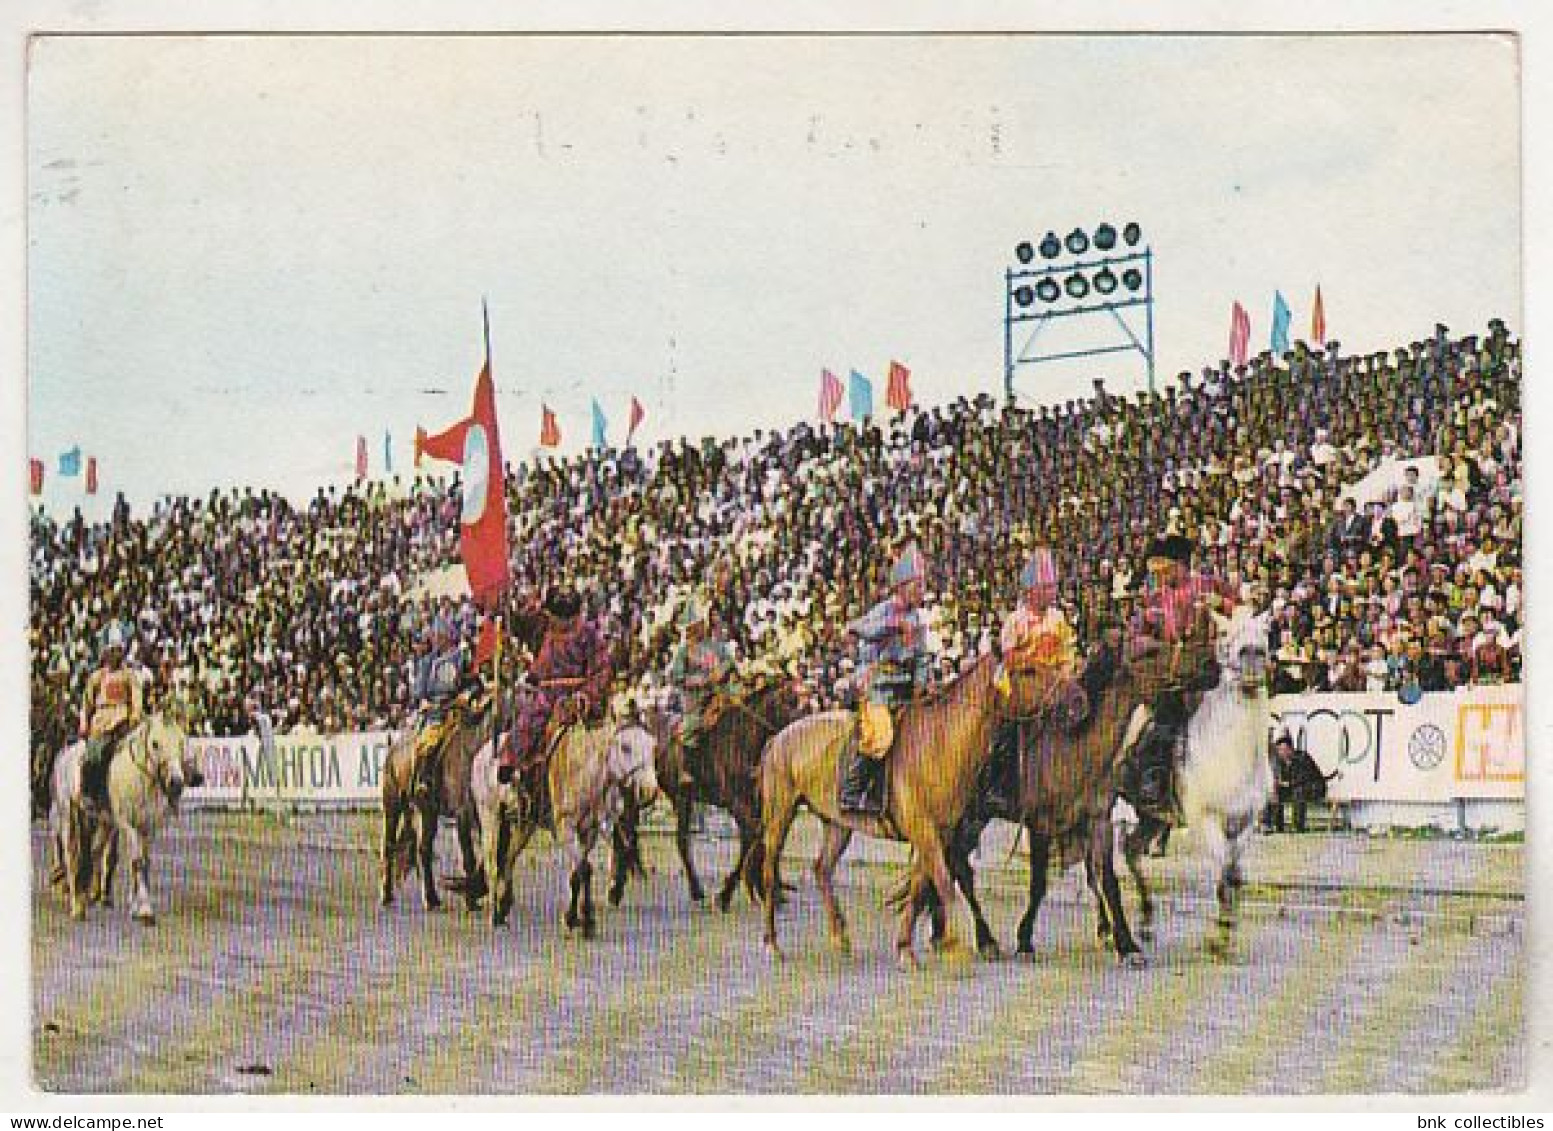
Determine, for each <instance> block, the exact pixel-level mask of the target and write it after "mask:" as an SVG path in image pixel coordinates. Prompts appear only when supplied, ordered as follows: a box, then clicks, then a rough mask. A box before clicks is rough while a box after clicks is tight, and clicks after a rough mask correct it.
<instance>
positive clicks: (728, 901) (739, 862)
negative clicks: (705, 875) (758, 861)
mask: <svg viewBox="0 0 1553 1131" xmlns="http://www.w3.org/2000/svg"><path fill="white" fill-rule="evenodd" d="M733 824H734V827H735V828H737V829H738V830H739V855H738V858H737V859H736V860H735V861H734V862H733V867H732V868H730V869H729V870H728V875H727V877H726V878H725V879H724V880H723V886H722V887H721V888H719V889H718V892H717V909H718V910H719V911H724V912H725V911H727V910H728V908H730V907H732V906H733V895H734V892H736V891H738V890H739V879H740V877H744V879H745V882H746V883H748V882H749V876H748V875H747V874H746V873H745V870H744V869H745V866H746V865H747V864H748V863H749V858H750V848H751V846H753V845H754V843H755V836H756V827H755V822H753V821H751V820H750V819H749V818H748V817H746V816H745V815H744V814H742V813H734V814H733ZM750 895H751V897H752V898H753V897H754V896H755V891H754V889H753V888H752V890H751V892H750Z"/></svg>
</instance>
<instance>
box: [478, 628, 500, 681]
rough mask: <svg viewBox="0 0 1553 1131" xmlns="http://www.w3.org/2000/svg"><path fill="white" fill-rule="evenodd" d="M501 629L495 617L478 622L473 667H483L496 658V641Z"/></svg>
mask: <svg viewBox="0 0 1553 1131" xmlns="http://www.w3.org/2000/svg"><path fill="white" fill-rule="evenodd" d="M500 633H501V629H500V627H499V626H498V624H497V621H496V618H495V617H486V618H485V619H484V620H483V621H481V622H480V635H479V636H477V637H475V667H477V668H478V667H484V666H485V665H486V664H488V663H490V662H491V661H492V660H494V659H495V658H496V639H497V637H498V636H499V635H500Z"/></svg>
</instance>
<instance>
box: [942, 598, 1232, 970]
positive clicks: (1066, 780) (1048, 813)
mask: <svg viewBox="0 0 1553 1131" xmlns="http://www.w3.org/2000/svg"><path fill="white" fill-rule="evenodd" d="M1205 627H1206V626H1205ZM1204 639H1205V637H1204ZM1186 656H1187V652H1186V650H1184V649H1183V650H1180V651H1178V650H1177V649H1174V648H1156V649H1151V650H1150V651H1147V652H1142V653H1139V654H1138V655H1135V656H1133V657H1132V658H1131V659H1129V660H1127V661H1126V662H1124V663H1123V664H1121V665H1120V666H1119V668H1118V670H1117V672H1116V673H1115V675H1114V676H1113V678H1112V679H1111V680H1110V681H1109V682H1108V683H1107V684H1106V686H1105V688H1104V690H1103V691H1102V692H1101V693H1100V695H1099V696H1098V697H1097V700H1096V701H1095V702H1094V703H1092V704H1091V705H1090V715H1089V718H1088V719H1087V720H1086V721H1085V722H1084V723H1083V725H1082V726H1081V727H1079V728H1078V730H1077V731H1076V732H1072V733H1069V732H1066V731H1063V730H1061V729H1057V728H1058V725H1059V724H1058V723H1057V722H1056V721H1055V720H1042V721H1041V722H1039V723H1036V724H1034V725H1035V726H1037V727H1041V728H1044V729H1042V730H1039V731H1038V732H1037V735H1036V738H1035V741H1034V742H1031V743H1027V744H1024V745H1025V753H1024V755H1023V757H1022V760H1021V771H1022V772H1021V774H1020V783H1019V799H1018V802H1017V807H1016V808H1014V809H1010V810H1004V809H1002V808H993V807H992V806H991V805H990V804H989V803H988V802H987V800H986V799H985V798H980V797H979V798H977V799H976V800H975V801H974V802H973V803H972V805H971V806H970V808H969V809H968V811H967V813H966V817H965V820H964V821H963V822H962V823H961V824H960V826H959V828H957V829H956V830H955V835H954V837H953V839H952V841H951V844H950V849H949V866H950V869H951V871H952V872H953V874H954V877H955V879H956V881H957V882H958V883H959V885H960V888H961V890H962V891H963V892H964V893H965V896H966V902H967V903H968V904H969V905H970V908H971V914H972V916H973V917H974V919H975V922H976V945H977V949H978V950H979V951H980V952H981V953H982V954H983V955H984V956H986V957H993V956H995V955H996V954H997V953H998V945H997V940H996V939H995V938H994V936H993V934H992V929H991V927H989V926H988V924H987V920H986V917H985V916H984V915H983V914H982V910H981V905H980V904H979V903H978V902H977V899H976V892H975V877H974V873H973V871H972V869H971V865H970V854H971V853H972V852H973V851H975V849H976V846H977V844H978V843H979V841H980V839H981V834H982V832H983V830H984V829H985V828H986V827H987V825H988V823H989V822H990V821H991V820H992V819H993V818H1000V819H1002V820H1006V821H1011V822H1013V823H1015V824H1019V825H1022V826H1023V827H1024V829H1025V830H1026V831H1027V832H1028V833H1029V836H1030V892H1029V902H1028V904H1027V906H1026V909H1025V914H1024V916H1023V918H1021V919H1020V921H1019V930H1018V948H1019V953H1021V954H1030V953H1033V951H1034V944H1033V936H1034V931H1035V921H1036V917H1037V915H1038V914H1039V912H1040V907H1041V902H1042V901H1043V900H1044V899H1045V897H1046V881H1047V866H1048V863H1049V861H1050V859H1051V852H1052V847H1053V845H1054V844H1055V845H1056V847H1057V850H1058V855H1059V858H1063V859H1067V858H1070V857H1075V856H1076V857H1081V858H1082V859H1083V861H1084V866H1085V872H1086V874H1087V877H1088V880H1089V885H1090V887H1091V888H1092V889H1093V890H1094V892H1095V895H1096V898H1097V900H1098V902H1099V905H1100V916H1101V924H1102V926H1101V933H1102V936H1104V935H1106V934H1109V935H1110V939H1111V942H1112V945H1113V946H1114V947H1115V948H1116V954H1117V958H1118V959H1119V960H1120V961H1122V962H1124V963H1127V964H1128V965H1132V966H1141V965H1142V964H1143V961H1144V960H1143V954H1142V951H1141V949H1140V948H1139V946H1138V944H1137V941H1136V940H1135V939H1134V938H1133V936H1132V932H1131V931H1130V930H1129V928H1128V925H1127V919H1126V916H1125V914H1124V913H1123V911H1122V901H1121V888H1120V884H1119V883H1118V882H1117V877H1116V866H1115V855H1114V851H1113V838H1114V834H1113V827H1112V824H1111V816H1110V811H1111V806H1112V804H1113V802H1114V801H1115V797H1116V775H1117V772H1118V769H1119V764H1120V759H1119V756H1118V755H1119V749H1118V748H1119V745H1120V739H1121V736H1122V732H1123V729H1124V728H1125V727H1126V726H1127V723H1128V720H1129V719H1130V718H1131V717H1132V715H1133V713H1134V712H1135V711H1136V709H1137V708H1138V707H1139V706H1140V705H1142V704H1147V703H1149V702H1150V701H1151V700H1152V699H1153V698H1154V696H1155V694H1156V693H1157V692H1158V691H1159V690H1160V689H1161V688H1163V687H1165V686H1166V685H1167V684H1169V683H1170V682H1172V681H1173V680H1174V679H1175V678H1177V677H1178V674H1179V671H1180V670H1181V668H1182V666H1183V664H1184V663H1189V661H1187V659H1186ZM925 894H927V895H931V893H925ZM928 910H930V911H931V912H932V913H933V916H934V920H935V923H934V925H935V928H936V927H937V920H938V916H939V912H938V911H937V909H936V908H934V907H933V906H932V903H931V900H929V902H928Z"/></svg>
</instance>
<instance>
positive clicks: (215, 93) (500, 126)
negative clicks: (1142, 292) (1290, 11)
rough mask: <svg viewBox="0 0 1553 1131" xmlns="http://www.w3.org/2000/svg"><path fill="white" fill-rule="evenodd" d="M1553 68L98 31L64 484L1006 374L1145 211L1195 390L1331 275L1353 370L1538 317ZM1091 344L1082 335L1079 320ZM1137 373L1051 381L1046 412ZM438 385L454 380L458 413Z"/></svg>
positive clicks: (1375, 55)
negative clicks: (475, 432) (1528, 140)
mask: <svg viewBox="0 0 1553 1131" xmlns="http://www.w3.org/2000/svg"><path fill="white" fill-rule="evenodd" d="M1519 113H1520V109H1519V102H1518V62H1517V54H1516V46H1515V42H1514V40H1513V39H1511V38H1508V37H1495V36H1487V35H1482V36H1446V35H1434V36H1410V37H1402V36H1390V37H1383V36H1349V37H1209V38H1190V37H1155V36H1132V37H1112V38H1083V37H1075V36H1053V37H1039V36H1021V37H1000V36H947V37H899V38H870V37H828V38H801V37H784V38H759V37H749V38H730V37H700V38H681V39H676V38H653V37H630V36H600V37H592V38H566V37H449V38H437V37H427V38H410V37H386V36H380V37H355V38H353V37H310V38H288V37H279V36H275V37H225V38H218V37H207V38H199V37H183V38H179V37H133V38H113V37H91V38H66V37H55V38H44V39H40V40H36V41H34V43H33V45H32V50H31V54H30V62H29V75H28V115H29V116H28V160H27V175H28V191H29V201H28V217H27V221H28V232H27V240H28V347H27V348H28V369H29V374H28V376H29V409H28V428H29V438H28V444H29V449H30V451H31V454H33V455H35V456H37V457H39V458H41V459H43V460H44V462H45V464H46V465H47V473H46V482H47V491H46V495H45V502H46V503H47V504H48V505H49V506H50V507H51V508H53V509H59V508H63V507H69V506H74V505H77V504H78V503H81V502H82V501H83V500H82V496H81V485H80V483H79V481H71V480H61V479H59V478H58V477H57V475H56V471H57V459H58V454H59V452H61V451H63V450H64V449H67V448H70V447H72V446H74V445H77V444H79V445H80V446H81V448H82V449H83V451H84V452H85V453H86V454H88V455H95V456H97V457H98V460H99V470H100V478H101V482H102V489H103V492H104V495H103V496H102V497H101V498H100V499H99V500H97V502H96V503H95V507H96V508H100V507H101V506H102V505H103V504H104V502H105V501H106V500H107V499H111V496H112V494H113V493H114V492H116V491H120V490H122V491H124V492H125V493H126V494H127V495H128V496H129V497H130V499H131V500H132V501H133V502H135V503H136V504H137V505H144V504H146V503H148V502H149V501H150V500H151V499H152V498H154V497H155V496H157V495H159V494H161V493H164V492H168V491H177V492H204V491H207V490H209V489H210V488H211V487H212V486H217V485H222V486H225V485H231V484H245V485H252V486H254V487H260V486H268V487H274V488H278V489H281V490H285V491H287V492H288V493H291V494H293V495H294V496H298V495H305V494H307V493H310V492H311V491H312V490H313V489H315V488H316V487H317V486H318V485H319V484H322V483H326V482H336V483H338V482H345V481H346V480H348V478H349V477H350V475H351V470H352V466H353V460H354V452H355V443H356V437H357V436H358V435H365V436H366V437H367V439H368V446H369V453H370V465H371V470H372V472H373V473H374V474H377V473H379V472H380V471H381V470H382V456H383V444H384V434H385V432H387V433H390V434H391V435H392V437H393V443H394V460H395V469H396V470H400V471H405V470H408V468H409V465H410V439H411V436H412V434H413V432H414V429H415V426H416V425H417V424H421V425H424V426H426V427H427V428H428V429H432V430H435V429H436V428H438V427H441V426H443V425H446V424H448V423H451V422H452V421H454V420H456V419H458V418H459V417H461V416H463V415H464V414H465V413H467V412H468V409H469V399H470V396H471V393H472V389H473V384H474V377H475V375H476V373H477V371H478V369H479V366H480V362H481V356H482V350H483V346H482V341H481V301H482V298H484V299H486V300H488V302H489V308H490V314H491V332H492V350H493V361H494V374H495V379H496V384H497V387H498V390H499V393H498V403H499V407H500V414H501V429H502V440H503V446H504V448H505V450H506V453H507V455H508V457H509V458H512V459H523V458H529V457H531V456H532V454H533V453H534V451H535V444H536V442H537V438H538V431H539V415H540V414H539V405H540V404H541V403H542V402H543V403H546V404H549V405H550V406H551V407H552V408H554V409H555V410H556V412H557V414H558V416H559V417H560V421H561V427H562V431H563V437H564V441H565V443H564V446H563V449H562V450H563V451H575V450H578V449H579V448H581V447H582V446H583V445H585V444H586V443H587V442H588V440H589V431H590V429H589V402H590V398H593V397H597V398H598V399H599V400H600V402H601V403H602V404H603V406H604V409H605V412H606V414H607V415H608V416H609V418H610V423H611V439H612V440H614V441H615V442H619V441H620V439H621V438H622V435H623V431H624V424H625V418H626V406H627V403H628V400H629V398H630V397H631V396H632V395H635V396H637V397H639V398H640V399H641V401H642V402H643V404H644V405H645V406H646V408H647V413H648V417H647V421H646V423H645V425H644V426H643V428H642V429H641V431H640V433H639V438H640V439H641V440H643V441H646V442H652V441H655V440H657V439H660V438H662V437H665V436H677V435H681V434H690V435H697V436H698V435H703V434H717V435H728V434H733V433H745V432H748V431H750V430H752V429H754V428H757V427H774V426H783V425H786V424H789V423H791V422H793V421H795V420H798V419H801V418H805V417H812V416H813V414H814V412H815V400H816V393H817V387H818V383H819V375H820V371H821V369H822V368H824V367H829V368H831V369H832V370H834V371H835V372H836V373H837V374H839V375H840V376H842V377H843V379H844V378H845V377H846V373H847V371H848V370H849V369H851V368H857V369H859V370H861V371H862V372H863V373H865V374H867V375H869V376H870V377H872V378H873V379H874V382H875V399H876V402H877V403H879V404H880V405H881V406H882V403H883V399H884V383H885V373H886V371H887V369H888V365H889V362H890V361H891V360H892V359H895V360H900V361H902V362H903V363H905V364H906V365H908V366H909V367H910V368H911V370H912V374H913V376H912V384H913V388H914V391H915V393H916V396H917V399H918V400H919V402H922V403H925V404H933V403H938V402H942V401H947V400H951V399H953V398H954V397H957V396H962V395H975V394H977V393H982V392H990V393H995V394H1001V391H1002V388H1003V329H1002V314H1003V301H1004V299H1003V288H1004V277H1003V272H1004V269H1005V268H1006V267H1007V266H1009V265H1010V264H1011V262H1012V249H1013V247H1014V245H1015V244H1017V243H1018V242H1019V241H1020V240H1023V239H1033V240H1037V241H1038V240H1039V238H1040V237H1041V236H1042V235H1043V234H1044V233H1045V232H1046V231H1047V230H1048V229H1055V230H1056V231H1058V232H1059V233H1065V232H1066V231H1068V230H1069V229H1071V228H1073V227H1075V226H1078V227H1084V228H1093V226H1094V225H1096V224H1098V223H1099V222H1100V221H1102V220H1110V221H1112V222H1113V223H1117V224H1118V225H1120V224H1121V223H1122V222H1124V221H1127V220H1135V221H1137V222H1138V223H1139V224H1140V225H1141V226H1142V228H1143V231H1144V236H1145V240H1146V241H1147V243H1148V244H1149V245H1150V246H1151V247H1152V249H1153V252H1154V258H1155V294H1156V303H1155V334H1156V343H1157V350H1156V352H1157V361H1156V372H1157V374H1158V376H1159V377H1160V378H1161V379H1164V378H1166V377H1168V376H1170V375H1173V374H1175V373H1176V372H1177V371H1179V370H1181V369H1185V368H1190V369H1193V370H1196V369H1199V368H1200V367H1201V366H1202V365H1204V364H1208V363H1212V362H1215V361H1217V359H1219V358H1220V357H1222V356H1223V355H1224V353H1225V350H1226V339H1227V336H1228V330H1229V314H1230V307H1231V303H1232V302H1233V301H1235V300H1237V299H1238V300H1240V301H1242V302H1243V303H1245V304H1246V306H1247V308H1248V309H1249V310H1250V312H1251V318H1252V343H1253V348H1254V349H1260V348H1264V347H1265V346H1266V344H1267V334H1268V329H1269V322H1270V311H1271V307H1272V301H1273V292H1274V290H1275V289H1277V290H1281V292H1282V293H1283V294H1284V296H1285V297H1286V298H1287V300H1288V302H1289V304H1290V306H1291V307H1292V308H1293V312H1294V334H1295V336H1296V337H1299V336H1301V335H1302V334H1304V333H1305V331H1306V330H1307V329H1308V327H1309V321H1310V303H1311V296H1312V293H1313V291H1314V288H1315V286H1316V285H1317V283H1319V284H1320V285H1321V287H1322V292H1323V296H1324V300H1325V306H1326V316H1327V323H1328V327H1329V332H1330V333H1331V335H1332V336H1335V337H1337V338H1339V339H1341V340H1342V342H1343V344H1344V347H1345V348H1346V349H1348V350H1350V351H1355V352H1356V351H1359V350H1362V349H1374V348H1383V347H1385V346H1387V345H1396V344H1399V343H1405V342H1407V341H1411V340H1413V339H1416V338H1419V337H1423V336H1425V335H1427V334H1428V333H1429V332H1430V331H1431V330H1432V329H1433V327H1434V325H1435V323H1436V322H1444V323H1445V324H1446V325H1447V326H1449V327H1450V328H1451V329H1452V330H1453V331H1456V332H1466V331H1469V330H1479V329H1481V328H1482V327H1483V326H1484V325H1485V324H1486V323H1487V321H1488V319H1489V318H1492V317H1495V316H1502V317H1504V318H1506V320H1507V321H1508V322H1509V323H1510V324H1511V326H1512V327H1514V328H1516V329H1519V328H1520V251H1519V248H1520V239H1521V227H1520V223H1521V221H1520V171H1519V149H1520V137H1519V126H1518V122H1519ZM1051 333H1053V334H1056V333H1057V331H1056V330H1053V331H1051ZM1094 375H1104V376H1106V377H1107V384H1108V387H1109V388H1111V389H1112V390H1113V391H1124V392H1125V391H1131V390H1133V389H1136V388H1140V387H1142V385H1143V376H1144V371H1143V368H1142V365H1141V360H1140V359H1138V358H1136V357H1135V356H1133V357H1127V356H1124V355H1117V356H1115V357H1110V358H1101V359H1094V360H1092V361H1090V362H1087V363H1085V364H1082V365H1073V366H1063V367H1049V368H1047V369H1046V370H1045V371H1037V372H1035V373H1032V374H1028V375H1026V376H1023V377H1021V379H1020V385H1019V389H1020V393H1021V395H1022V396H1025V397H1027V398H1030V399H1033V400H1045V399H1065V398H1067V397H1071V396H1074V395H1080V394H1082V393H1083V392H1084V391H1085V390H1087V387H1088V381H1089V378H1091V377H1092V376H1094ZM428 390H430V391H428Z"/></svg>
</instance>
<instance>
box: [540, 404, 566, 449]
mask: <svg viewBox="0 0 1553 1131" xmlns="http://www.w3.org/2000/svg"><path fill="white" fill-rule="evenodd" d="M539 407H540V411H541V412H542V413H543V414H544V415H543V416H541V417H540V420H539V445H540V447H543V448H558V447H560V446H561V426H560V425H559V424H558V423H556V419H555V413H553V412H551V411H550V406H549V405H540V406H539Z"/></svg>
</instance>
